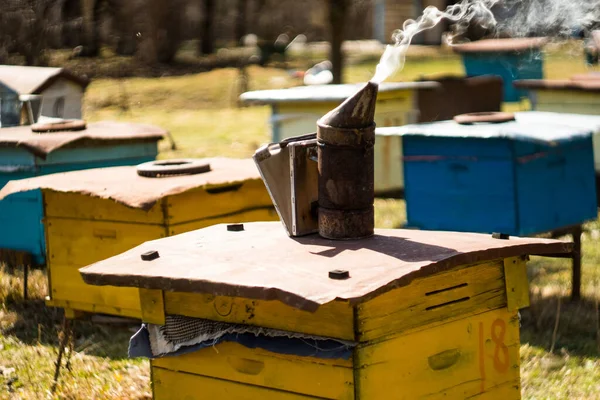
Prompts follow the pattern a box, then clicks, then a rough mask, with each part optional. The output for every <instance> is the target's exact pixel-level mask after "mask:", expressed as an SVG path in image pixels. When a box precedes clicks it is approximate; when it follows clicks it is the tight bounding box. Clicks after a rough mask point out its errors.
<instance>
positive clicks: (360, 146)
mask: <svg viewBox="0 0 600 400" xmlns="http://www.w3.org/2000/svg"><path fill="white" fill-rule="evenodd" d="M377 88H378V86H377V85H376V84H375V83H372V82H369V83H367V84H366V85H365V86H364V87H363V88H362V89H361V90H359V91H358V92H357V93H356V94H354V95H353V96H352V97H350V98H348V99H347V100H346V101H344V102H343V103H342V104H341V105H340V106H338V107H337V108H335V109H333V110H331V111H330V112H329V113H327V114H326V115H325V116H323V117H322V118H321V119H320V120H319V121H318V122H317V147H318V159H319V161H318V162H319V235H321V236H322V237H324V238H327V239H358V238H363V237H368V236H371V235H373V230H374V226H375V219H374V209H373V201H374V196H375V195H374V165H375V164H374V145H375V122H374V117H375V101H376V100H377Z"/></svg>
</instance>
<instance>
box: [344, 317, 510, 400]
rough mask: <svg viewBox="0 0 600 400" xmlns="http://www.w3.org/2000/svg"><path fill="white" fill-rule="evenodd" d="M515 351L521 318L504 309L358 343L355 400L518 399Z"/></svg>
mask: <svg viewBox="0 0 600 400" xmlns="http://www.w3.org/2000/svg"><path fill="white" fill-rule="evenodd" d="M519 347H520V342H519V317H518V315H517V312H516V311H513V312H510V311H508V310H506V309H504V308H501V309H497V310H493V311H488V312H485V313H483V314H477V315H472V316H470V317H469V318H463V319H459V320H456V321H452V322H448V323H445V324H442V325H439V326H436V327H434V328H432V329H425V330H421V331H416V332H412V333H408V334H404V335H399V336H394V337H391V338H388V339H387V340H384V341H376V342H371V343H366V344H361V345H359V348H358V349H357V350H356V351H355V355H354V357H355V358H356V361H355V362H356V364H357V371H358V374H357V377H356V378H355V379H356V385H357V393H358V396H357V398H361V399H411V400H412V399H422V398H427V399H438V398H439V399H441V398H445V399H466V398H475V397H476V396H481V397H491V398H498V399H500V398H502V399H503V400H504V399H519V398H520V374H519V362H520V360H519ZM501 394H502V395H503V396H501Z"/></svg>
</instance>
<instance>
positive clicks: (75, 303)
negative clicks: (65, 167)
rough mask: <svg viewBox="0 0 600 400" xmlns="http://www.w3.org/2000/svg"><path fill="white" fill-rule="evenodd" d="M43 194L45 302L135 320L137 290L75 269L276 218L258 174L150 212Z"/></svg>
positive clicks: (181, 196)
mask: <svg viewBox="0 0 600 400" xmlns="http://www.w3.org/2000/svg"><path fill="white" fill-rule="evenodd" d="M44 199H45V200H44V203H45V207H46V221H45V223H46V239H47V252H48V271H49V272H48V274H49V281H50V285H49V287H50V295H49V300H48V302H47V304H48V305H51V306H56V307H63V308H67V309H73V310H79V311H86V312H95V313H106V314H113V315H122V316H128V317H136V318H139V317H140V316H141V314H140V313H141V311H140V303H139V294H138V289H135V288H117V287H112V286H90V285H86V284H85V283H84V282H83V280H82V278H81V276H80V274H79V272H78V269H79V268H81V267H83V266H86V265H89V264H91V263H94V262H96V261H100V260H103V259H106V258H109V257H112V256H114V255H117V254H119V253H122V252H124V251H127V250H129V249H131V248H133V247H135V246H137V245H140V244H142V243H144V242H146V241H149V240H154V239H159V238H162V237H166V236H168V235H174V234H179V233H183V232H187V231H190V230H194V229H199V228H203V227H206V226H209V225H213V224H218V223H229V222H251V221H263V220H266V221H273V220H277V219H278V217H277V213H276V212H275V209H274V208H273V206H272V202H271V199H270V197H269V195H268V192H267V190H266V188H265V186H264V184H263V182H262V181H261V180H260V179H253V180H248V181H245V182H240V183H236V184H226V185H215V186H212V187H208V188H200V189H195V190H190V191H187V192H184V193H181V194H178V195H172V196H168V197H165V198H164V199H162V200H161V201H159V202H157V204H155V205H154V206H153V207H152V208H151V209H150V210H148V211H144V210H141V209H135V208H131V207H127V206H124V205H122V204H120V203H116V202H114V201H112V200H109V199H100V198H95V197H90V196H86V195H82V194H75V193H58V192H53V191H47V192H46V191H45V192H44ZM165 215H166V217H165ZM167 221H168V223H167ZM167 224H169V225H168V226H167Z"/></svg>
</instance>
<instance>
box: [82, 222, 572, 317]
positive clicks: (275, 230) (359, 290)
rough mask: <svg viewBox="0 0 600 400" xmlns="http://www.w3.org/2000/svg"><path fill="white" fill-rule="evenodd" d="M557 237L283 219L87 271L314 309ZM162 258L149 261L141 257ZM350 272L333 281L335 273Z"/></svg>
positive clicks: (217, 229) (120, 282) (168, 241)
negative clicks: (347, 226)
mask: <svg viewBox="0 0 600 400" xmlns="http://www.w3.org/2000/svg"><path fill="white" fill-rule="evenodd" d="M571 250H572V244H571V243H566V242H560V241H556V240H546V239H530V238H516V237H514V238H512V237H511V238H510V239H508V240H502V239H493V238H492V236H491V235H485V234H476V233H456V232H432V231H417V230H401V229H376V230H375V235H374V236H373V237H371V238H368V239H362V240H352V241H335V240H327V239H323V238H321V237H319V236H318V235H316V234H315V235H310V236H305V237H301V238H290V237H288V236H287V234H286V233H285V231H284V230H283V229H282V228H281V224H280V223H278V222H258V223H247V224H244V230H242V231H230V230H229V229H228V228H227V226H226V225H223V224H221V225H214V226H211V227H208V228H204V229H200V230H196V231H192V232H188V233H184V234H181V235H177V236H172V237H168V238H165V239H159V240H154V241H150V242H146V243H144V244H142V245H140V246H138V247H136V248H134V249H131V250H130V251H127V252H125V253H123V254H120V255H118V256H115V257H112V258H109V259H106V260H104V261H100V262H98V263H95V264H92V265H91V266H88V267H86V268H83V269H81V270H80V272H81V275H82V276H83V280H84V281H85V282H86V283H88V284H92V285H114V286H133V287H140V288H148V289H162V290H166V291H179V292H196V293H207V294H214V295H222V296H237V297H243V298H250V299H262V300H279V301H281V302H283V303H285V304H288V305H290V306H292V307H296V308H299V309H303V310H308V311H314V310H316V309H317V308H318V307H319V306H320V305H323V304H326V303H329V302H331V301H334V300H336V299H338V300H349V301H351V302H354V303H358V302H362V301H365V300H367V299H368V298H371V297H375V296H376V295H377V294H380V293H384V292H386V291H389V290H391V289H393V288H396V287H400V286H405V285H408V284H409V283H410V282H411V281H413V280H414V279H416V278H422V277H426V276H430V275H434V274H436V273H438V272H440V271H444V270H448V269H451V268H453V267H456V266H460V265H466V264H471V263H478V262H484V261H488V260H495V259H502V258H506V257H515V256H521V255H528V254H537V255H543V254H560V253H568V252H570V251H571ZM150 251H157V252H158V254H159V257H158V258H156V259H153V260H152V261H143V260H142V259H141V255H142V254H144V253H147V252H150ZM332 270H343V271H348V272H349V276H350V277H349V278H348V279H342V280H337V279H331V278H329V272H330V271H332Z"/></svg>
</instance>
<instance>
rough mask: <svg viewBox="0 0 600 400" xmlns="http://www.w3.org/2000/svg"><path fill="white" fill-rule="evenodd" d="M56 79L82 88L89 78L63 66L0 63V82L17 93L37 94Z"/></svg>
mask: <svg viewBox="0 0 600 400" xmlns="http://www.w3.org/2000/svg"><path fill="white" fill-rule="evenodd" d="M58 79H66V80H69V81H71V82H74V83H75V84H77V85H79V86H81V87H82V88H83V89H85V88H86V87H87V85H88V84H89V82H90V81H89V80H88V79H87V78H85V77H83V76H79V75H76V74H73V73H72V72H70V71H68V70H66V69H64V68H50V67H26V66H20V65H0V82H2V83H3V84H5V85H6V86H8V87H10V88H11V89H13V90H14V91H15V92H16V93H19V94H39V93H41V92H43V91H44V90H45V89H46V88H48V87H49V86H51V85H52V84H53V83H54V82H56V81H57V80H58Z"/></svg>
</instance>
